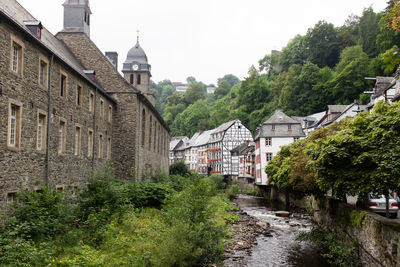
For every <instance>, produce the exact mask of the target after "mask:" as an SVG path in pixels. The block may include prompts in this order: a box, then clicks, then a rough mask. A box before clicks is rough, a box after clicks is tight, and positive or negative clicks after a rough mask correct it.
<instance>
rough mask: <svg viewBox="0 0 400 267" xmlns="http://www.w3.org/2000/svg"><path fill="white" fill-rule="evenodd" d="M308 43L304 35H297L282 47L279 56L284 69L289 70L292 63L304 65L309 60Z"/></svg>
mask: <svg viewBox="0 0 400 267" xmlns="http://www.w3.org/2000/svg"><path fill="white" fill-rule="evenodd" d="M307 57H308V55H307V45H306V39H305V37H304V36H301V35H296V36H295V37H294V38H293V39H292V40H290V42H289V43H288V44H287V45H286V47H285V48H283V49H282V52H281V53H280V56H279V63H280V65H281V66H282V67H283V69H284V70H286V71H287V70H288V69H289V67H290V66H291V65H294V64H299V65H303V64H304V63H305V62H306V60H307Z"/></svg>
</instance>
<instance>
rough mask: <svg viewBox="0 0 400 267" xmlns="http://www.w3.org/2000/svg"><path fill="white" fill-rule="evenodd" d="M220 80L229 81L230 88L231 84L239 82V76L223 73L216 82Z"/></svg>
mask: <svg viewBox="0 0 400 267" xmlns="http://www.w3.org/2000/svg"><path fill="white" fill-rule="evenodd" d="M220 80H225V81H227V82H228V83H229V85H230V88H232V86H234V85H235V84H238V83H240V80H239V78H238V77H236V76H235V75H233V74H226V75H224V77H222V78H219V79H218V83H219V82H220Z"/></svg>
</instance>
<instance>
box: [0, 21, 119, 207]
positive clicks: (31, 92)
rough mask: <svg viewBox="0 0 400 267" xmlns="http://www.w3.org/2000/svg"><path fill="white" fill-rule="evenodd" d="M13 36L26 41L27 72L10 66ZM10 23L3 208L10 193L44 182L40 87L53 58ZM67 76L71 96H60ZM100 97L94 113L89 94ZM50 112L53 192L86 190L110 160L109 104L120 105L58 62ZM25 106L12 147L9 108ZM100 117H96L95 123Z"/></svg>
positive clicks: (1, 28) (5, 53) (5, 54)
mask: <svg viewBox="0 0 400 267" xmlns="http://www.w3.org/2000/svg"><path fill="white" fill-rule="evenodd" d="M11 36H15V38H17V39H18V40H19V41H20V42H22V43H23V58H22V62H23V70H22V73H21V74H17V73H14V72H13V71H11V67H10V62H11V59H10V55H11V53H10V51H11ZM29 38H30V37H26V36H24V34H23V33H21V32H19V31H18V30H16V29H15V28H13V27H11V26H10V25H8V24H7V23H0V205H2V204H3V203H4V200H6V198H7V194H8V193H10V192H14V191H19V190H21V189H25V188H28V189H36V188H39V187H40V186H41V185H43V184H44V183H45V169H46V168H45V166H46V165H45V158H46V151H45V149H43V150H41V151H38V150H37V121H38V116H39V115H38V114H39V112H41V113H43V114H46V116H47V115H48V114H47V111H48V97H47V91H48V89H47V84H46V86H42V85H39V78H38V76H39V58H41V59H44V60H47V61H48V63H50V55H49V54H47V52H46V50H44V49H43V48H41V47H40V46H39V45H37V44H36V43H35V42H33V41H32V40H30V39H29ZM61 71H62V72H63V73H64V74H65V75H66V76H67V97H66V98H64V97H61V96H60V91H59V88H60V72H61ZM78 83H79V84H80V85H81V86H82V90H83V91H82V106H78V105H76V86H77V84H78ZM90 91H91V92H93V93H94V94H95V96H96V110H95V113H93V112H89V104H88V103H89V92H90ZM100 97H101V99H103V101H104V107H105V110H104V117H101V116H100V104H99V101H100ZM51 102H52V103H51V112H50V125H49V127H50V142H49V157H50V160H49V185H50V186H52V187H53V188H56V187H58V188H60V187H62V188H65V189H68V188H69V187H75V186H82V185H83V184H85V183H86V182H87V181H86V177H85V173H86V172H87V171H89V170H91V169H92V164H93V166H94V167H96V166H97V165H99V164H103V163H105V161H106V158H107V154H106V153H107V139H108V137H111V142H112V139H113V127H112V122H108V120H107V111H108V106H109V105H111V106H112V107H113V109H115V106H114V104H113V102H110V101H109V100H108V99H107V97H106V96H104V95H101V94H100V93H96V89H95V87H94V86H93V85H92V84H90V83H89V82H88V81H87V80H86V79H85V78H82V77H81V76H80V75H79V74H77V73H76V72H75V71H73V70H72V69H70V68H69V67H68V66H66V65H65V64H64V63H62V62H61V61H59V60H57V59H55V60H54V65H53V67H52V79H51ZM10 103H16V104H18V105H20V106H21V107H20V108H21V117H20V119H19V120H20V122H21V131H20V132H21V139H20V146H19V148H17V149H12V148H9V147H8V146H7V134H8V123H9V105H10ZM94 114H96V119H94ZM60 120H64V121H65V123H66V145H65V152H63V153H59V152H58V147H59V136H60V134H59V125H60ZM76 126H80V127H81V149H80V153H79V155H74V146H75V127H76ZM89 128H91V129H93V131H94V142H95V149H94V162H92V157H88V129H89ZM100 133H102V134H103V155H102V157H101V158H99V154H98V153H99V134H100Z"/></svg>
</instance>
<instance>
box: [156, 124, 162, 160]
mask: <svg viewBox="0 0 400 267" xmlns="http://www.w3.org/2000/svg"><path fill="white" fill-rule="evenodd" d="M160 133H161V126H160V125H158V150H157V152H158V154H160V149H161V142H160V141H161V140H160V139H161V134H160Z"/></svg>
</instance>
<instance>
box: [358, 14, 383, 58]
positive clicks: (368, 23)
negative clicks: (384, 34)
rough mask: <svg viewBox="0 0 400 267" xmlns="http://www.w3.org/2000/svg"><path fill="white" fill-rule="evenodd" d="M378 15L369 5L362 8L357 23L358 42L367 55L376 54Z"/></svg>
mask: <svg viewBox="0 0 400 267" xmlns="http://www.w3.org/2000/svg"><path fill="white" fill-rule="evenodd" d="M379 21H380V16H379V15H378V14H376V13H375V12H374V11H373V9H372V8H371V7H369V8H366V9H364V11H363V14H362V16H361V17H360V21H359V24H358V34H359V42H358V43H359V44H360V45H361V47H362V48H363V50H364V52H365V53H367V54H368V55H369V56H377V55H378V50H377V47H376V38H377V36H378V34H379V31H380V30H379Z"/></svg>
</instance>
